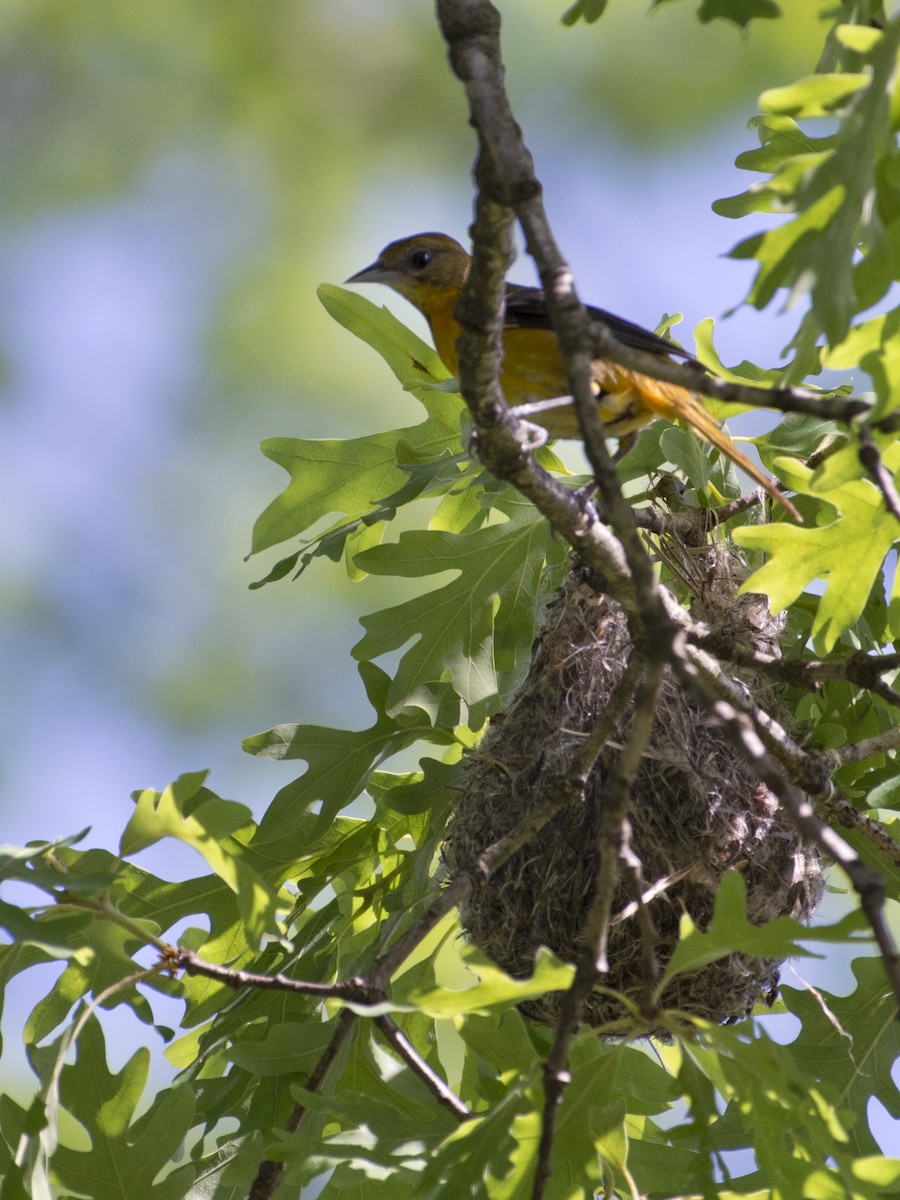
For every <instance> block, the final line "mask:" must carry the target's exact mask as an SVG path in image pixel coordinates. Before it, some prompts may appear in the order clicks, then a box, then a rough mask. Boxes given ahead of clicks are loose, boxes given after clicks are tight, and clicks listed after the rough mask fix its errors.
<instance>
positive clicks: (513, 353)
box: [428, 305, 682, 438]
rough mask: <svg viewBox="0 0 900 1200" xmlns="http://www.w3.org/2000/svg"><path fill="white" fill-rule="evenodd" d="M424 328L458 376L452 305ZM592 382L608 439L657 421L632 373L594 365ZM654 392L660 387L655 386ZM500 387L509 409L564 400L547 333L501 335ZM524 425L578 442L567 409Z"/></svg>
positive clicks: (511, 330)
mask: <svg viewBox="0 0 900 1200" xmlns="http://www.w3.org/2000/svg"><path fill="white" fill-rule="evenodd" d="M428 323H429V325H430V326H431V333H432V337H433V338H434V344H435V347H436V349H437V352H438V354H439V355H440V358H441V362H443V364H444V366H445V367H446V368H447V370H448V371H450V372H451V374H453V375H456V376H458V375H459V354H458V352H457V349H456V342H457V339H458V338H459V335H460V333H461V332H462V330H461V328H460V326H459V324H458V322H457V321H456V319H455V318H454V316H453V305H450V306H448V307H447V308H441V309H438V310H432V311H431V312H429V314H428ZM593 376H594V385H595V387H596V390H597V393H598V408H599V416H600V419H601V421H602V422H603V424H604V425H605V426H606V429H607V432H608V433H609V434H610V435H611V436H612V437H618V436H623V437H624V436H626V435H627V434H629V433H633V432H634V431H635V430H637V429H641V428H642V427H643V426H644V425H646V424H647V423H648V421H652V420H653V418H654V416H655V415H657V414H656V413H654V412H653V411H652V409H651V407H650V406H649V405H648V404H647V403H646V401H645V398H644V395H643V390H642V389H639V388H637V387H636V386H635V382H636V377H635V376H634V374H633V373H632V372H630V371H627V370H625V369H624V368H621V367H617V366H616V365H615V364H613V363H604V362H601V361H599V360H598V361H595V363H594V364H593ZM648 383H650V385H651V387H652V385H653V384H654V383H656V381H655V380H652V381H651V380H648ZM659 386H662V387H665V386H666V385H664V384H663V385H659V384H657V387H659ZM500 387H501V389H502V391H503V395H504V397H505V399H506V402H507V404H509V405H510V406H511V407H515V406H517V405H521V404H530V403H532V402H533V401H536V400H553V399H555V398H556V397H558V396H566V395H568V392H569V385H568V380H567V377H566V368H565V363H564V362H563V358H562V355H561V354H560V352H559V345H558V343H557V340H556V334H555V333H554V332H553V330H551V329H523V328H520V327H518V326H515V325H507V326H506V328H505V329H504V330H503V363H502V365H501V368H500ZM674 390H677V391H681V390H682V389H680V388H679V389H674ZM660 399H661V400H662V398H660ZM665 407H667V406H666V405H665V404H664V403H661V404H660V409H659V410H658V411H659V412H662V410H663V409H664V408H665ZM665 415H668V413H666V414H665ZM529 419H531V420H533V421H534V422H535V424H538V425H541V426H543V428H544V429H546V430H547V432H548V433H549V434H550V436H551V437H553V438H577V437H579V436H580V434H579V429H578V420H577V418H576V416H575V409H574V407H573V406H572V405H571V404H570V405H566V406H563V407H560V408H554V409H550V410H548V411H545V412H542V413H538V414H535V415H533V416H531V417H530V418H529Z"/></svg>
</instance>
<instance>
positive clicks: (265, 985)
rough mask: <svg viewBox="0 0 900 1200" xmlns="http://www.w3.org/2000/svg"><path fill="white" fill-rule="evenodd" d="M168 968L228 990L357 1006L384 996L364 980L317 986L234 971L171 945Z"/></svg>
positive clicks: (305, 981) (346, 980) (280, 977)
mask: <svg viewBox="0 0 900 1200" xmlns="http://www.w3.org/2000/svg"><path fill="white" fill-rule="evenodd" d="M164 961H165V963H166V965H167V966H171V967H172V968H173V969H174V970H182V971H185V972H186V973H187V974H188V975H203V976H205V977H206V978H207V979H215V980H216V981H217V982H218V983H223V984H225V985H226V986H227V987H230V988H234V989H235V990H237V989H239V988H259V989H261V990H264V991H273V992H295V993H297V994H299V995H301V996H318V997H319V998H320V999H322V1000H349V1001H351V1002H353V1003H355V1004H378V1003H380V1002H381V1001H382V1000H383V999H384V993H383V992H382V991H380V990H379V989H377V988H375V987H373V985H372V984H370V983H368V982H367V981H366V980H365V979H341V980H338V981H336V982H335V983H315V982H312V981H310V980H307V979H291V978H290V977H289V976H287V975H282V974H281V973H278V974H276V975H263V974H259V973H257V972H255V971H242V970H235V969H234V968H231V967H223V966H221V965H220V964H219V963H211V962H206V961H205V960H204V959H202V958H198V956H197V955H196V954H195V953H194V951H193V950H188V949H186V948H185V947H184V946H170V947H169V948H168V949H167V951H166V954H165V955H164Z"/></svg>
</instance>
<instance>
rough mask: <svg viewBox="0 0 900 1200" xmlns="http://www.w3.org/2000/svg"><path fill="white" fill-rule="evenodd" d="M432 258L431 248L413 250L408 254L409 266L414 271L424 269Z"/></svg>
mask: <svg viewBox="0 0 900 1200" xmlns="http://www.w3.org/2000/svg"><path fill="white" fill-rule="evenodd" d="M432 258H434V252H433V251H431V250H414V251H413V252H412V254H411V255H410V256H409V262H410V266H411V267H412V268H413V270H414V271H424V269H425V268H426V267H427V266H428V264H429V263H430V262H431V260H432Z"/></svg>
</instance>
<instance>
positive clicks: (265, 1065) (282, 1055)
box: [225, 1021, 334, 1077]
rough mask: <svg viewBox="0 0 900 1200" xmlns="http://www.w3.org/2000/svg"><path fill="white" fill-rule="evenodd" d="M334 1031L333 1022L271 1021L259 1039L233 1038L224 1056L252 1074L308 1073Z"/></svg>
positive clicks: (266, 1075) (265, 1075)
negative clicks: (253, 1040)
mask: <svg viewBox="0 0 900 1200" xmlns="http://www.w3.org/2000/svg"><path fill="white" fill-rule="evenodd" d="M333 1033H334V1026H333V1025H332V1024H323V1023H321V1022H319V1023H317V1024H313V1023H312V1022H310V1021H306V1022H304V1023H303V1024H302V1025H301V1024H296V1023H293V1024H290V1025H270V1026H269V1028H268V1030H267V1031H266V1036H265V1037H264V1038H263V1040H262V1041H261V1042H249V1041H240V1042H236V1043H235V1044H234V1045H233V1046H230V1047H229V1048H228V1049H227V1050H226V1051H225V1057H226V1058H227V1059H228V1061H229V1062H233V1063H236V1064H237V1065H238V1066H239V1067H242V1068H243V1069H244V1070H245V1071H250V1072H251V1074H253V1075H260V1076H264V1077H268V1076H270V1075H290V1074H298V1073H303V1074H307V1075H308V1074H309V1072H310V1071H311V1070H312V1068H313V1067H314V1066H315V1065H316V1063H317V1062H318V1061H319V1058H320V1057H321V1055H322V1051H323V1050H324V1049H325V1047H326V1046H327V1045H328V1043H329V1042H330V1041H331V1037H332V1034H333Z"/></svg>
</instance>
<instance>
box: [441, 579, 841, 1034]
mask: <svg viewBox="0 0 900 1200" xmlns="http://www.w3.org/2000/svg"><path fill="white" fill-rule="evenodd" d="M707 578H708V580H709V586H708V587H706V588H705V589H704V591H705V595H704V602H705V603H704V605H703V616H704V618H705V619H706V620H707V621H708V622H713V621H715V620H716V614H717V613H718V614H721V620H722V621H724V622H726V623H727V629H728V633H729V636H733V637H735V638H742V639H743V640H744V641H746V642H748V643H750V644H756V645H760V644H761V643H763V644H765V645H766V646H767V648H769V649H771V648H772V646H773V645H777V635H778V625H777V623H776V622H774V621H773V619H772V618H771V617H769V616H768V614H767V613H765V607H764V605H762V604H761V603H760V602H759V601H760V598H759V597H747V598H744V597H741V598H740V599H736V598H735V585H734V584H733V582H732V581H731V579H730V574H729V571H727V570H725V571H716V570H715V564H713V569H712V570H711V571H710V574H709V575H708V577H707ZM711 593H712V594H711ZM745 600H746V603H745ZM630 651H631V642H630V640H629V636H628V630H627V626H626V621H625V617H624V614H623V612H622V610H621V608H620V607H619V606H618V605H617V604H616V603H615V601H613V600H611V599H610V598H609V597H608V596H605V595H602V594H601V595H598V594H597V593H596V592H594V591H593V590H592V589H591V588H590V587H588V586H587V584H586V583H584V582H583V580H582V577H581V575H580V573H579V572H578V571H577V570H574V571H572V572H571V573H570V575H569V576H568V578H567V581H566V583H565V585H564V586H563V588H562V589H561V590H560V592H559V594H558V595H557V597H556V599H555V600H554V601H553V602H552V603H551V604H550V605H549V607H548V610H547V613H546V616H545V620H544V625H543V629H542V632H541V635H540V637H539V638H538V640H537V641H536V643H535V647H534V651H533V656H532V662H531V667H530V670H529V672H528V676H527V678H526V679H525V682H524V683H523V685H522V687H521V688H520V690H519V692H518V693H517V695H516V696H515V697H514V698H513V700H512V701H511V703H510V704H509V706H508V708H507V709H506V711H505V712H504V713H503V714H502V716H501V717H500V718H499V719H497V718H495V719H494V721H492V723H491V725H490V727H489V729H488V731H487V733H486V734H485V736H484V738H483V739H482V741H481V742H480V744H479V745H478V747H477V748H475V749H474V750H473V751H472V752H471V754H470V755H469V758H468V762H467V767H466V773H465V779H464V786H463V793H462V796H461V799H460V802H459V805H458V807H457V809H456V811H455V813H454V815H453V817H452V820H451V824H450V827H449V830H448V839H447V843H446V846H445V851H444V857H445V862H446V866H447V868H448V869H449V871H450V872H451V873H455V872H456V871H457V870H459V869H460V868H463V867H465V866H467V865H468V864H471V863H472V862H473V861H474V860H475V858H476V857H477V855H478V854H479V853H480V852H481V851H483V850H484V849H485V848H486V847H487V846H489V845H491V844H492V843H493V842H495V841H497V839H498V838H500V837H502V836H503V835H504V834H506V833H508V832H509V831H510V830H511V829H512V828H513V827H514V826H516V825H517V824H518V822H519V821H520V820H521V819H522V818H523V816H525V815H526V813H528V811H529V810H530V809H531V808H532V807H533V806H534V805H535V804H537V803H539V802H540V801H541V800H542V799H544V798H546V796H547V789H548V786H549V785H550V784H551V783H552V781H554V780H555V779H557V778H558V777H559V776H560V775H562V774H563V773H564V772H565V771H566V769H567V767H568V766H569V763H570V761H571V759H572V756H573V754H574V753H575V752H576V751H577V749H578V748H579V746H580V745H581V743H582V741H583V738H584V735H585V732H586V731H588V730H590V729H591V728H592V726H593V725H594V723H595V721H596V720H597V717H598V714H599V713H601V712H602V710H603V709H604V706H605V705H606V704H607V702H608V700H609V696H610V694H611V692H612V690H613V688H614V687H615V685H616V683H617V682H618V680H619V679H620V677H621V675H622V672H623V670H624V666H625V663H626V661H627V659H628V655H629V654H630ZM755 683H756V681H752V682H749V681H748V685H749V686H754V684H755ZM755 695H756V698H757V700H758V701H760V702H764V703H765V705H766V707H767V708H768V709H769V711H770V712H773V715H774V716H776V718H779V717H783V716H784V714H783V713H779V712H778V710H777V701H776V699H775V697H774V695H772V694H771V692H770V693H767V694H766V695H765V696H764V697H762V696H760V695H759V693H758V692H757V693H755ZM630 720H631V716H630V714H628V713H626V714H625V715H624V716H623V719H622V721H621V722H620V724H619V726H618V727H617V729H616V731H615V734H614V736H613V737H612V738H611V739H610V741H609V743H608V744H607V746H606V748H605V749H604V751H603V752H602V753H601V755H600V758H599V760H598V761H597V764H596V766H595V768H594V770H593V772H592V775H591V777H590V779H589V781H588V785H587V788H586V790H585V795H584V800H583V802H577V803H573V804H570V805H568V806H567V807H566V808H564V809H563V810H562V811H560V812H559V813H558V814H557V816H556V817H555V818H554V819H553V820H552V821H551V822H550V823H549V824H547V825H545V826H544V827H543V828H542V829H541V831H540V832H539V833H538V834H537V835H536V837H535V838H534V839H533V840H532V841H530V842H529V843H528V844H527V845H526V846H524V847H523V848H522V849H521V850H520V851H518V852H517V853H516V854H515V856H514V857H513V858H512V859H510V860H509V861H508V862H507V863H506V864H505V865H504V866H503V867H502V868H500V869H499V870H498V871H496V872H495V873H494V874H493V875H492V876H491V878H490V879H488V880H487V881H486V882H484V883H482V884H480V885H479V886H477V887H476V888H475V889H473V891H472V893H471V894H470V898H469V900H468V901H467V903H466V904H465V906H464V908H463V909H462V912H461V919H462V924H463V928H464V929H465V932H466V934H467V935H468V937H469V938H470V939H471V941H473V942H474V943H475V944H476V945H477V946H478V947H480V948H481V949H482V950H483V951H484V952H485V953H486V954H488V955H489V956H490V957H491V958H492V959H493V960H494V961H495V962H496V963H498V964H499V965H500V966H501V967H503V969H504V970H506V971H507V972H509V973H510V974H511V975H514V976H517V977H520V978H523V977H526V976H528V975H530V974H531V971H532V970H533V965H534V955H535V951H536V950H537V948H538V947H539V946H549V947H550V949H551V950H553V951H554V953H555V954H557V955H558V956H559V957H560V958H563V959H565V960H568V961H572V960H574V959H575V957H576V956H577V955H578V952H579V950H580V948H581V945H582V943H581V940H580V939H581V936H582V934H581V931H582V929H583V927H584V921H585V917H586V915H587V913H588V910H589V908H590V905H591V901H592V899H593V896H594V891H595V886H596V878H597V868H598V862H599V854H598V849H597V832H598V827H599V816H600V812H601V810H602V806H603V788H604V777H605V776H606V775H607V773H608V771H609V769H610V767H611V765H612V764H613V763H614V762H615V759H616V754H617V751H618V748H619V747H620V746H621V745H622V742H623V739H624V738H625V737H626V736H627V733H628V727H629V723H630ZM629 812H630V819H631V826H632V848H633V850H634V852H635V853H636V855H637V856H638V858H639V859H640V861H641V864H642V876H643V878H642V887H643V889H644V894H645V895H646V894H647V892H648V890H649V889H653V887H654V885H655V884H662V886H661V887H660V888H659V889H658V892H657V894H656V895H654V896H653V898H652V899H651V900H648V901H647V911H648V913H649V915H650V917H651V918H652V921H653V925H654V927H655V930H656V933H657V936H658V941H657V942H656V945H655V955H656V958H657V961H658V962H659V964H660V966H661V967H664V966H665V963H666V962H667V960H668V958H669V956H670V955H671V953H672V951H673V949H674V947H675V945H676V944H677V941H678V927H679V920H680V918H681V914H682V913H683V912H687V913H688V914H690V916H691V918H692V919H693V921H694V923H695V924H696V925H697V926H699V927H700V928H701V929H703V928H706V927H707V925H708V923H709V920H710V917H711V915H712V910H713V904H714V901H715V896H716V890H717V888H718V885H719V881H720V879H721V877H722V875H723V874H724V872H725V871H726V870H728V869H729V868H736V869H738V870H740V871H741V872H742V873H743V878H744V882H745V884H746V890H747V909H748V917H749V919H750V920H751V921H752V922H754V923H757V924H758V923H762V922H763V921H766V920H768V919H770V918H772V917H776V916H781V915H784V914H790V915H792V916H795V917H799V918H804V919H805V918H808V917H809V916H811V914H812V912H813V910H814V908H815V905H816V903H817V902H818V900H819V897H820V896H821V893H822V888H823V884H822V878H821V870H820V865H819V859H818V855H817V853H816V852H815V851H814V850H813V849H812V848H811V847H809V846H807V845H806V844H804V842H803V840H802V839H801V837H800V836H799V834H798V833H797V832H796V831H795V830H794V829H793V827H792V826H791V825H790V824H788V822H787V819H786V818H785V817H784V816H783V815H782V813H781V812H780V810H779V807H778V804H777V802H776V800H775V798H774V796H773V795H772V793H771V792H769V791H768V789H766V788H765V787H763V786H762V785H761V784H760V783H759V782H758V781H757V780H756V779H755V778H754V776H753V772H752V770H751V769H750V768H749V767H748V766H746V765H745V764H744V763H742V762H741V761H740V760H739V758H738V756H737V754H736V752H735V751H734V749H733V748H732V747H730V746H729V745H728V744H726V743H725V742H724V741H723V739H722V735H721V731H720V729H718V728H717V727H716V725H715V723H714V722H713V720H712V719H711V718H709V717H708V716H707V715H706V714H704V712H703V711H701V709H700V708H699V707H698V706H697V705H696V704H695V703H693V702H692V701H691V700H689V699H687V698H686V697H685V695H684V693H683V692H682V691H681V689H680V688H679V687H678V686H677V685H676V683H675V682H674V680H673V679H672V678H670V677H668V676H667V677H666V678H665V680H664V682H663V685H662V687H661V689H660V693H659V695H658V699H657V712H656V720H655V724H654V729H653V733H652V735H651V738H650V741H649V743H648V746H647V749H646V751H645V753H644V757H643V761H642V765H641V767H640V770H639V772H638V776H637V779H636V781H635V784H634V787H633V789H632V793H631V801H630V809H629ZM672 877H675V881H672ZM667 881H668V882H667ZM654 890H656V889H654ZM651 894H652V892H651ZM632 899H633V891H632V890H630V889H628V888H627V887H626V885H625V883H624V882H622V881H620V883H619V887H618V891H617V892H616V894H615V896H614V899H613V907H612V911H613V914H620V913H622V911H623V910H624V909H626V906H627V905H628V903H629V901H630V900H632ZM642 954H643V944H642V938H641V932H640V928H639V925H638V921H637V919H636V918H635V917H634V916H631V917H626V918H625V919H622V920H615V917H614V921H613V924H612V926H611V928H610V931H609V945H608V961H609V974H608V976H607V978H606V980H605V983H606V985H607V986H608V989H612V990H614V991H617V992H621V993H624V995H625V996H627V997H629V998H630V999H631V1000H632V1001H633V1002H634V1003H635V1004H637V1003H638V1001H639V997H640V995H641V991H642V986H643V983H644V979H643V975H642ZM780 965H781V963H780V961H778V960H773V959H763V958H758V957H755V956H751V955H746V954H732V955H730V956H729V957H727V958H724V959H720V960H719V961H718V962H715V963H712V964H711V965H709V966H707V967H704V968H702V969H700V970H697V971H695V972H693V973H691V974H684V975H678V976H676V977H675V978H674V979H672V980H671V982H670V983H669V984H668V985H667V987H666V988H665V990H664V992H663V994H662V997H661V1002H662V1005H663V1006H664V1007H666V1008H674V1009H680V1010H682V1011H683V1012H686V1013H689V1014H692V1015H694V1016H700V1017H703V1018H706V1019H707V1020H711V1021H716V1022H722V1021H731V1020H735V1019H738V1018H741V1017H744V1016H746V1015H747V1014H748V1013H749V1012H750V1011H751V1009H752V1008H753V1005H754V1004H755V1003H756V1001H757V1000H758V999H760V998H762V997H771V996H773V995H774V994H775V989H776V988H777V984H778V979H779V968H780ZM560 997H561V993H559V992H554V993H550V994H548V995H547V996H546V997H544V998H541V999H539V1000H536V1001H531V1002H529V1003H527V1004H524V1005H523V1006H522V1011H523V1012H524V1013H525V1014H526V1015H528V1016H530V1017H532V1018H533V1019H535V1020H538V1021H541V1022H547V1023H549V1022H553V1021H554V1020H555V1019H556V1017H557V1015H558V1011H559V1004H560ZM585 1019H586V1020H587V1021H588V1022H589V1023H590V1024H591V1025H593V1026H595V1027H597V1028H598V1029H602V1027H604V1026H607V1027H608V1028H607V1032H608V1033H609V1034H610V1035H611V1036H622V1035H625V1034H627V1033H629V1032H630V1031H633V1030H634V1029H635V1028H636V1027H635V1026H634V1025H633V1023H632V1022H631V1019H630V1017H629V1012H628V1009H627V1008H626V1007H625V1006H624V1005H623V1004H622V1003H621V1001H620V1000H618V999H617V998H616V997H615V996H611V995H609V994H608V991H607V990H606V989H604V990H603V991H602V992H601V991H599V990H598V991H595V992H594V993H592V994H591V996H590V997H589V1000H588V1003H587V1006H586V1011H585ZM610 1023H615V1024H614V1026H612V1027H610ZM641 1032H643V1033H647V1032H650V1031H648V1030H647V1029H646V1027H644V1028H642V1029H641Z"/></svg>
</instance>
